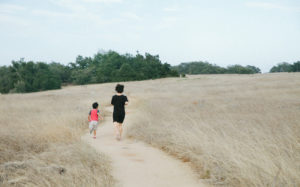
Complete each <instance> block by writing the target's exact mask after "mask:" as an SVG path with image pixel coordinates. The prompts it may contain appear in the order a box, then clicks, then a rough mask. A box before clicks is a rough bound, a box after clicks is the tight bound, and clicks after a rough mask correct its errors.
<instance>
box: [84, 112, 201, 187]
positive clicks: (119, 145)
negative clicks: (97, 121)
mask: <svg viewBox="0 0 300 187" xmlns="http://www.w3.org/2000/svg"><path fill="white" fill-rule="evenodd" d="M106 110H111V108H106ZM107 118H108V119H106V120H105V122H102V123H101V125H100V126H99V128H98V131H97V139H93V138H92V137H91V136H90V134H86V135H84V136H83V137H82V139H83V140H84V141H86V142H88V143H89V144H90V145H91V146H92V147H94V148H95V149H96V150H98V151H100V152H103V153H105V154H106V155H108V156H109V157H110V158H111V159H112V167H113V173H112V174H113V176H114V177H115V178H116V180H117V181H118V183H117V186H124V187H127V186H128V187H135V186H137V187H141V186H143V187H146V186H149V187H150V186H151V187H154V186H155V187H167V186H172V187H176V186H185V187H189V186H204V185H203V184H202V183H201V182H200V181H199V180H198V179H197V177H196V176H195V174H194V173H193V172H192V171H191V169H190V168H189V166H188V165H187V164H184V163H182V162H181V161H179V160H177V159H175V158H173V157H171V156H169V155H167V154H166V153H164V152H163V151H160V150H158V149H155V148H153V147H151V146H149V145H147V144H145V143H142V142H137V141H134V140H130V139H126V138H125V139H123V140H122V141H117V140H116V139H115V138H114V131H113V130H114V129H113V124H112V122H111V119H110V118H111V117H110V116H108V117H107ZM126 120H127V121H126V124H125V125H130V121H129V120H130V119H126ZM124 133H126V129H125V132H124ZM124 135H125V134H124ZM124 137H126V136H124Z"/></svg>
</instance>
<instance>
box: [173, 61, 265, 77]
mask: <svg viewBox="0 0 300 187" xmlns="http://www.w3.org/2000/svg"><path fill="white" fill-rule="evenodd" d="M173 69H174V70H176V71H178V72H179V73H180V74H254V73H261V70H260V69H259V68H258V67H255V66H250V65H248V66H241V65H238V64H236V65H230V66H228V67H227V68H224V67H220V66H218V65H215V64H210V63H208V62H202V61H199V62H187V63H181V64H179V65H178V66H174V67H173Z"/></svg>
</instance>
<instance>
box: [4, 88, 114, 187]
mask: <svg viewBox="0 0 300 187" xmlns="http://www.w3.org/2000/svg"><path fill="white" fill-rule="evenodd" d="M96 91H97V90H96V89H95V87H94V86H90V88H87V87H81V86H78V87H70V88H65V89H63V90H58V91H48V92H41V93H31V94H12V95H0V128H1V130H0V186H12V185H15V186H112V185H113V184H114V179H113V177H112V176H111V174H110V170H111V167H110V160H109V159H108V158H107V157H106V156H105V155H103V154H99V153H97V152H96V151H95V150H94V149H93V148H91V147H89V146H88V145H87V144H85V143H83V142H81V136H82V134H83V132H84V130H86V129H87V115H88V111H89V109H90V106H91V104H92V102H93V101H96V100H98V101H99V100H100V98H102V96H101V95H98V94H97V93H96ZM101 107H102V106H101ZM100 109H101V108H100Z"/></svg>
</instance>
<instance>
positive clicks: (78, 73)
mask: <svg viewBox="0 0 300 187" xmlns="http://www.w3.org/2000/svg"><path fill="white" fill-rule="evenodd" d="M174 76H175V77H177V76H179V74H178V72H177V71H175V70H172V69H171V66H170V65H169V64H167V63H164V64H163V63H161V61H160V60H159V56H158V55H155V56H153V55H151V54H148V53H146V54H145V56H143V55H140V54H139V53H137V55H136V56H132V55H130V54H125V55H120V54H119V53H117V52H114V51H108V52H105V53H97V54H96V55H95V56H94V57H93V58H91V57H82V56H78V57H77V58H76V61H75V62H74V63H69V64H68V65H62V64H60V63H56V62H52V63H50V64H46V63H43V62H36V63H35V62H32V61H29V62H25V61H24V60H23V59H21V60H19V61H13V62H12V65H11V66H8V67H7V66H2V67H0V92H1V93H24V92H36V91H42V90H51V89H59V88H61V84H79V85H83V84H90V83H103V82H119V81H133V80H145V79H156V78H163V77H174Z"/></svg>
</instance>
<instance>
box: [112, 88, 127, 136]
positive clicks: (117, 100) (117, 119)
mask: <svg viewBox="0 0 300 187" xmlns="http://www.w3.org/2000/svg"><path fill="white" fill-rule="evenodd" d="M123 91H124V85H121V84H117V86H116V92H117V94H116V95H114V96H113V97H112V99H111V104H112V105H114V112H113V123H114V125H115V133H116V138H117V140H121V137H122V132H123V129H122V124H123V121H124V118H125V107H124V106H125V105H127V104H128V99H127V97H126V96H125V95H123Z"/></svg>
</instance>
